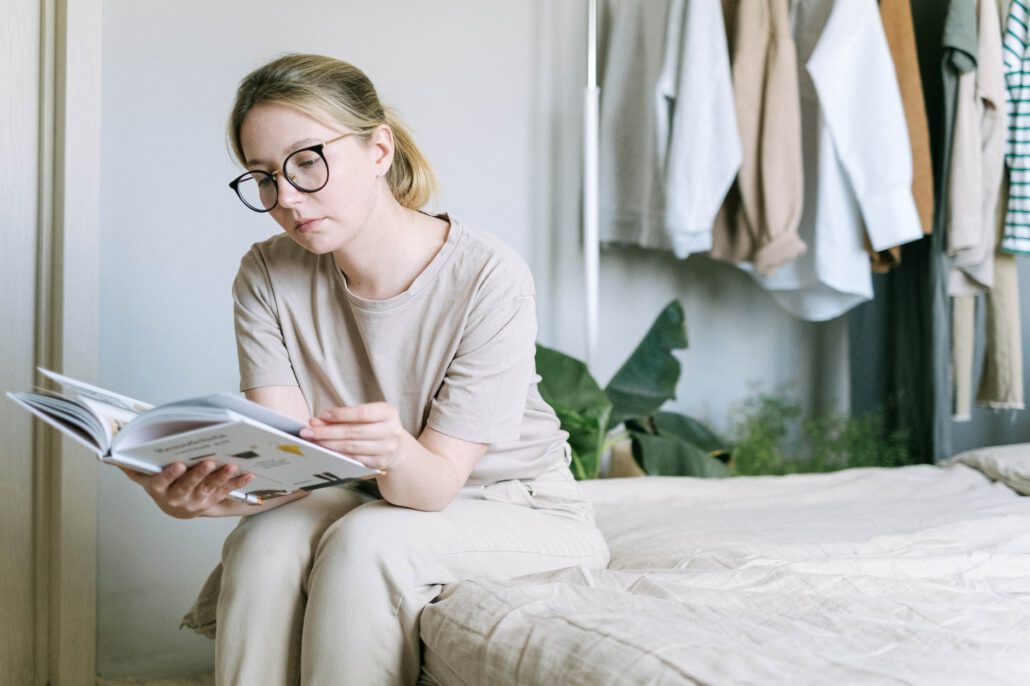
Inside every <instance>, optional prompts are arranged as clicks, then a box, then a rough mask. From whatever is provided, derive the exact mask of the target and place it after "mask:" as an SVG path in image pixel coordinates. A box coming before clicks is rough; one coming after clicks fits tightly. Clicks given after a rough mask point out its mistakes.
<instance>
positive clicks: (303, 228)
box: [294, 217, 322, 233]
mask: <svg viewBox="0 0 1030 686" xmlns="http://www.w3.org/2000/svg"><path fill="white" fill-rule="evenodd" d="M321 221H322V218H321V217H318V218H316V219H302V220H301V221H299V222H297V224H296V226H295V227H294V228H296V229H297V231H299V232H300V233H306V232H308V231H311V230H312V229H314V228H315V227H316V226H318V224H319V222H321Z"/></svg>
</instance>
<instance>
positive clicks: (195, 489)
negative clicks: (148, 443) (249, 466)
mask: <svg viewBox="0 0 1030 686" xmlns="http://www.w3.org/2000/svg"><path fill="white" fill-rule="evenodd" d="M253 480H254V475H253V474H249V473H244V474H240V473H239V468H238V467H236V465H232V464H227V465H224V466H219V465H218V464H217V463H215V462H214V461H213V460H204V461H202V462H200V463H199V464H197V465H194V466H193V467H189V468H188V467H187V466H186V465H185V464H184V463H182V462H176V463H173V464H170V465H168V466H167V467H165V468H164V469H163V470H161V472H160V473H159V474H155V475H154V476H150V477H145V479H140V480H139V483H141V484H142V485H143V487H144V488H145V489H146V490H147V492H148V493H149V494H150V496H151V497H152V498H153V499H154V500H155V502H157V504H158V506H159V507H160V508H161V509H162V510H164V511H165V512H167V513H168V514H171V515H173V516H175V517H180V518H188V517H195V516H197V515H199V514H201V513H203V512H204V511H205V510H208V509H210V508H211V507H213V506H214V505H217V504H218V503H219V502H221V501H222V500H224V499H225V498H226V496H228V495H229V493H230V492H232V491H235V490H238V489H241V488H244V487H245V486H246V485H247V484H249V483H250V482H251V481H253Z"/></svg>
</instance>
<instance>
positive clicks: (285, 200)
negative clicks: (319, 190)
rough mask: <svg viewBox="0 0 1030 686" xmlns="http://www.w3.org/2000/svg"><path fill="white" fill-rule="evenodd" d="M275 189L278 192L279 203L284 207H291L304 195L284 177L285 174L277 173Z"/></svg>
mask: <svg viewBox="0 0 1030 686" xmlns="http://www.w3.org/2000/svg"><path fill="white" fill-rule="evenodd" d="M275 183H276V190H277V192H278V193H279V204H280V205H282V206H284V207H292V206H294V205H296V204H297V202H298V201H299V200H300V198H301V197H302V196H303V195H304V193H303V192H302V191H299V190H297V188H296V187H295V186H294V185H293V184H292V183H290V181H289V179H287V178H286V174H279V175H278V176H277V177H276V179H275Z"/></svg>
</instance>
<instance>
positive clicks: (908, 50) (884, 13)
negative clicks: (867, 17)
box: [866, 0, 934, 274]
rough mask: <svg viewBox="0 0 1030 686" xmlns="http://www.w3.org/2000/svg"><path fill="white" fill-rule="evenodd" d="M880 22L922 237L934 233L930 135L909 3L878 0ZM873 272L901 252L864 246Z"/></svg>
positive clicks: (881, 269)
mask: <svg viewBox="0 0 1030 686" xmlns="http://www.w3.org/2000/svg"><path fill="white" fill-rule="evenodd" d="M880 19H881V20H882V22H883V30H884V34H885V35H886V36H887V45H888V47H889V48H890V52H891V60H892V61H893V62H894V73H895V76H897V79H898V87H899V88H900V90H901V104H902V106H903V107H904V108H905V122H906V124H907V126H908V139H909V145H910V146H911V151H912V197H913V198H914V199H915V202H916V210H917V211H918V212H919V222H920V224H921V225H922V227H923V233H924V234H929V233H930V232H931V231H932V230H933V201H934V197H933V164H932V162H931V160H930V131H929V128H928V125H927V122H926V103H925V100H924V97H923V79H922V77H921V76H920V75H919V55H918V54H917V52H916V34H915V26H914V25H913V23H912V7H911V5H910V4H909V0H880ZM866 247H867V249H868V250H869V253H870V258H871V260H872V268H873V271H874V272H877V273H880V274H883V273H886V272H887V271H889V270H890V269H892V268H893V267H896V266H897V265H898V264H899V263H900V262H901V248H900V247H899V246H895V247H893V248H889V249H887V250H883V251H876V250H873V248H872V245H867V246H866Z"/></svg>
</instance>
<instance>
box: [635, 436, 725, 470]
mask: <svg viewBox="0 0 1030 686" xmlns="http://www.w3.org/2000/svg"><path fill="white" fill-rule="evenodd" d="M632 437H633V457H634V459H636V461H637V464H639V465H640V466H641V467H642V468H643V470H644V471H645V472H647V473H648V474H650V475H652V476H700V477H706V478H718V477H724V476H729V474H730V470H729V467H727V466H726V465H725V464H723V463H722V462H720V461H719V460H717V459H715V458H714V457H712V456H711V455H709V454H708V453H707V452H705V451H704V450H702V449H701V448H699V447H697V446H696V445H691V444H690V443H685V442H683V441H681V440H679V439H677V438H671V437H668V436H654V435H651V434H645V433H633V434H632Z"/></svg>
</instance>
